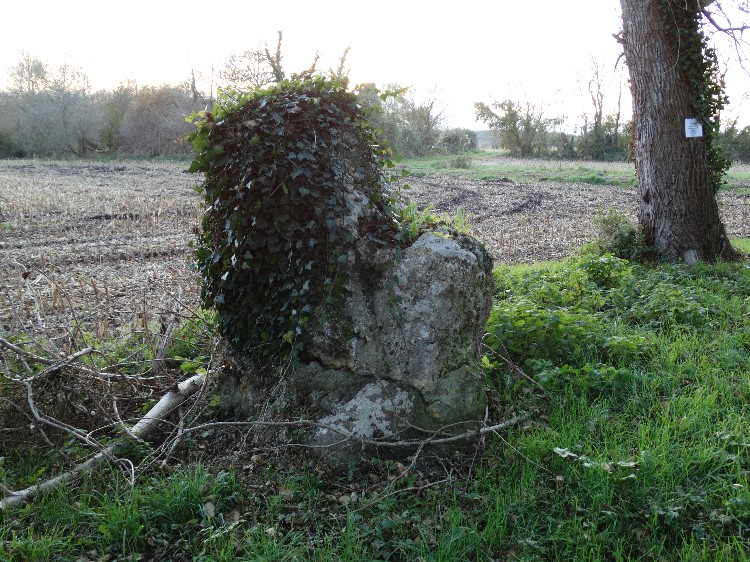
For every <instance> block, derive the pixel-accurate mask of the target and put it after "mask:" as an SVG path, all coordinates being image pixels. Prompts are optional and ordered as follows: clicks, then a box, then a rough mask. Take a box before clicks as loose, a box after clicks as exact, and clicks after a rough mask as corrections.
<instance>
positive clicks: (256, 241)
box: [190, 78, 395, 362]
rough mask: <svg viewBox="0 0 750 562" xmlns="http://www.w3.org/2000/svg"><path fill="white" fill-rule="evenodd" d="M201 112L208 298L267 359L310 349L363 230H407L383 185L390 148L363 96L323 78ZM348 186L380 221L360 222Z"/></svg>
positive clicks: (238, 343)
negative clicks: (361, 102) (308, 342)
mask: <svg viewBox="0 0 750 562" xmlns="http://www.w3.org/2000/svg"><path fill="white" fill-rule="evenodd" d="M195 121H196V125H197V131H196V132H195V133H193V134H192V137H191V139H192V141H193V145H194V148H195V151H196V153H197V156H196V158H195V160H194V161H193V164H192V166H191V167H190V171H191V172H202V173H203V174H204V176H205V179H204V181H203V183H202V184H201V186H200V187H199V191H200V193H201V194H202V195H203V198H204V202H205V211H204V214H203V220H202V229H201V233H200V238H199V242H198V248H197V252H196V257H197V265H198V271H199V273H200V276H201V279H202V282H203V283H202V291H201V297H202V300H203V303H204V305H205V306H207V307H211V308H215V309H216V311H217V312H218V319H219V327H220V330H221V333H222V334H223V335H224V337H225V338H226V339H227V341H228V342H229V344H230V345H231V346H232V347H233V348H234V349H235V350H237V351H241V352H243V353H246V354H251V355H252V356H253V357H255V359H256V360H257V361H258V362H263V361H273V360H274V359H276V358H278V357H288V356H289V354H290V353H292V354H295V355H298V354H299V353H300V352H301V351H302V350H303V348H304V345H305V339H306V337H305V329H304V328H305V325H306V323H307V322H308V321H309V320H310V319H311V318H314V317H315V316H316V315H319V314H320V313H321V306H322V305H323V304H324V303H328V302H331V301H332V300H335V299H336V298H337V297H338V296H339V294H340V292H341V287H342V282H343V278H342V276H341V275H340V274H339V272H340V269H341V265H342V264H343V263H344V262H345V261H346V260H347V255H348V253H349V250H350V248H351V246H352V244H353V242H354V240H355V239H356V237H357V236H358V235H359V232H360V231H361V230H363V229H368V230H369V235H370V236H372V237H374V238H389V237H390V236H392V233H393V232H395V229H394V222H395V219H394V215H393V211H392V209H391V208H390V206H389V198H388V197H387V196H386V194H385V193H384V189H383V186H384V174H383V170H384V169H385V168H386V167H388V166H389V165H391V164H390V161H389V160H388V153H387V150H386V149H385V148H384V147H379V146H378V139H377V137H376V134H375V131H374V130H373V129H372V127H371V126H370V125H369V124H368V122H367V120H366V119H365V117H364V115H363V113H362V111H361V109H360V108H359V106H358V105H357V98H356V96H354V95H353V94H351V93H349V92H347V91H346V90H345V89H344V88H343V87H342V86H341V85H340V84H337V83H335V82H331V81H327V80H324V79H322V78H321V79H314V80H306V81H304V82H283V83H281V84H279V85H277V86H274V87H272V88H270V89H268V90H262V91H258V92H254V93H251V94H247V95H227V94H225V95H223V96H222V97H221V99H220V100H219V103H218V104H217V105H216V107H215V108H214V110H213V112H211V113H204V114H201V115H197V116H195ZM342 186H347V188H346V189H342ZM347 194H349V195H353V194H356V197H357V198H359V199H360V205H361V206H362V207H363V208H366V209H367V217H366V220H368V221H369V222H370V224H362V225H358V224H352V221H358V220H360V219H361V218H364V217H363V216H362V215H361V214H360V215H357V214H352V213H350V212H349V208H350V202H348V201H346V198H347ZM248 311H252V313H251V314H249V313H248Z"/></svg>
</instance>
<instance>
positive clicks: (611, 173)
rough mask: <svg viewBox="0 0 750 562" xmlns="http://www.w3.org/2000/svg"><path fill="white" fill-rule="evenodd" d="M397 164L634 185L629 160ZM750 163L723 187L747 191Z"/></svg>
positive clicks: (479, 175) (419, 169)
mask: <svg viewBox="0 0 750 562" xmlns="http://www.w3.org/2000/svg"><path fill="white" fill-rule="evenodd" d="M400 167H403V168H405V169H407V170H409V172H410V174H411V175H412V176H417V177H424V176H430V175H438V174H439V175H447V176H451V177H458V178H467V179H476V180H489V181H497V180H510V181H514V182H518V183H524V182H535V183H536V182H545V181H550V182H556V183H570V184H588V185H609V186H615V187H622V188H635V187H636V186H637V180H636V177H635V169H634V167H633V163H632V162H581V161H575V160H541V159H520V158H510V157H507V156H504V155H503V153H501V152H498V151H491V150H476V151H471V152H467V153H465V154H461V155H432V156H425V157H422V158H410V159H406V160H403V161H402V162H401V163H400ZM748 185H750V166H748V165H747V164H737V165H734V166H732V168H730V170H729V171H728V173H727V176H726V186H725V188H724V189H728V190H731V191H732V192H733V193H740V194H747V193H750V188H749V187H748Z"/></svg>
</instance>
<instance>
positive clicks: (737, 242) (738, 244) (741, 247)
mask: <svg viewBox="0 0 750 562" xmlns="http://www.w3.org/2000/svg"><path fill="white" fill-rule="evenodd" d="M731 242H732V247H734V249H735V250H737V251H738V252H742V253H743V254H750V238H734V239H733V240H732V241H731Z"/></svg>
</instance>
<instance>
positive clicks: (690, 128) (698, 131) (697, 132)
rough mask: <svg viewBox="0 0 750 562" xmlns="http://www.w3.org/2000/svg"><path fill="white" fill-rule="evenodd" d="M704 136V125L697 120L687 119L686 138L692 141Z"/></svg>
mask: <svg viewBox="0 0 750 562" xmlns="http://www.w3.org/2000/svg"><path fill="white" fill-rule="evenodd" d="M702 136H703V125H701V122H700V121H698V120H697V119H685V137H686V138H689V139H692V138H696V137H702Z"/></svg>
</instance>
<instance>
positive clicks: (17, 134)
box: [0, 34, 750, 162]
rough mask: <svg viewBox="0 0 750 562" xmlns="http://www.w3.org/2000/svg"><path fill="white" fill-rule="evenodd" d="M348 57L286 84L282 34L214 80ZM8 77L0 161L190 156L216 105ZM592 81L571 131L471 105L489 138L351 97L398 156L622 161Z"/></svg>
mask: <svg viewBox="0 0 750 562" xmlns="http://www.w3.org/2000/svg"><path fill="white" fill-rule="evenodd" d="M346 54H347V52H344V55H343V56H342V57H341V60H340V64H339V68H338V69H335V70H334V69H329V70H328V71H327V72H320V71H318V70H317V69H316V63H317V58H316V59H315V61H313V64H312V65H311V66H310V68H308V69H306V70H304V71H302V72H301V73H298V74H292V75H291V76H288V75H287V74H286V73H285V72H284V70H283V69H282V68H281V34H279V43H278V46H277V48H276V51H275V53H272V52H270V51H269V50H268V49H267V48H266V49H255V50H251V51H246V52H244V53H241V54H239V55H236V56H233V57H231V58H230V59H229V60H228V61H227V62H226V63H225V67H224V68H223V69H222V70H221V71H219V72H218V73H217V76H216V82H218V83H220V84H223V88H224V89H225V90H226V91H249V90H254V89H257V88H262V87H265V86H268V85H271V84H273V83H275V82H278V81H280V80H283V79H287V78H290V79H300V78H304V77H306V76H311V75H314V74H326V75H329V76H331V77H334V78H337V79H339V80H341V81H342V82H346V81H347V71H346V70H345V62H346ZM8 76H9V79H10V81H9V83H10V87H9V88H7V89H6V90H0V109H2V111H0V158H10V157H34V156H36V157H60V158H66V157H84V156H91V155H122V156H137V157H157V156H164V157H175V156H177V157H179V156H187V155H189V154H190V153H191V151H192V148H191V146H190V143H188V142H187V135H188V134H189V133H190V132H191V131H192V130H193V126H192V125H191V124H190V123H188V122H186V117H188V116H189V115H191V114H192V113H194V112H196V111H200V110H203V109H210V108H211V107H212V106H213V103H214V99H215V96H216V93H215V91H214V90H215V87H214V85H213V82H214V80H213V79H212V81H211V82H212V85H211V86H210V88H208V89H209V90H210V91H208V92H206V91H204V90H202V89H201V88H200V87H199V86H198V85H197V82H198V81H197V80H196V74H195V73H191V75H190V76H189V77H188V78H187V79H186V80H185V81H184V82H183V83H181V84H178V85H161V86H141V85H138V84H137V83H136V82H134V81H127V82H123V83H121V84H120V85H119V86H118V87H117V88H116V89H114V90H102V91H97V92H93V91H92V90H91V87H90V83H89V80H88V77H87V76H86V74H85V73H84V72H83V71H81V70H80V69H76V68H73V67H70V66H68V65H63V66H61V67H59V68H58V69H57V70H56V71H53V70H51V69H50V68H49V66H48V65H47V64H46V63H44V62H43V61H41V60H39V59H37V58H35V57H33V56H31V55H30V54H29V53H27V52H23V53H22V55H21V57H20V59H19V60H18V62H17V63H16V64H15V65H14V66H12V67H11V68H10V69H9V71H8ZM595 77H596V79H597V80H596V81H593V80H592V83H590V84H589V87H590V89H591V94H592V95H591V99H592V101H593V102H594V103H593V105H592V110H591V111H590V112H588V113H586V112H583V113H582V114H581V116H580V121H581V122H580V123H577V124H575V125H574V126H572V127H571V123H569V122H568V121H567V120H564V119H560V118H554V117H552V118H550V117H547V116H545V115H544V113H543V111H541V110H538V109H536V108H535V107H534V106H533V105H531V104H529V103H521V102H516V101H513V100H505V101H503V102H499V103H498V102H496V103H493V104H491V105H487V104H484V103H477V104H476V105H475V110H476V115H477V119H478V120H479V121H482V122H484V123H485V124H486V126H487V127H488V128H489V129H490V131H489V133H488V132H482V133H477V132H475V131H471V130H469V129H463V128H448V127H446V126H445V118H444V112H445V106H444V105H443V104H441V102H440V101H439V100H437V99H436V98H435V97H430V96H427V97H423V98H422V99H417V98H416V97H415V96H413V95H412V93H411V92H409V91H407V89H406V88H402V87H400V86H399V85H396V84H390V85H387V86H386V87H384V88H380V87H377V86H376V85H375V84H361V85H358V86H356V87H355V88H354V91H355V92H356V93H357V94H358V95H359V97H360V100H361V103H362V106H363V107H364V108H366V109H367V111H368V112H369V117H370V120H371V121H372V122H373V124H375V125H376V127H377V128H378V129H379V130H380V131H381V134H382V136H383V138H384V139H385V140H387V141H388V143H389V144H390V146H391V148H392V149H393V152H394V153H395V154H398V155H400V156H404V157H415V156H425V155H429V154H435V153H446V154H457V153H461V152H464V151H467V150H472V149H475V148H478V147H482V148H498V149H502V150H505V151H507V152H508V153H509V154H511V155H513V156H518V157H560V158H566V159H586V160H626V159H628V158H629V156H630V141H631V139H630V137H631V134H630V122H628V121H623V120H622V119H621V117H620V115H619V113H617V114H615V115H605V114H604V112H603V109H602V108H603V103H602V95H601V80H599V78H598V74H597V75H596V76H595ZM592 84H593V86H595V88H594V87H592ZM220 89H221V88H216V90H220ZM571 130H572V131H573V132H570V131H571ZM480 141H481V142H480ZM721 141H722V145H723V147H724V149H725V152H726V154H727V156H728V157H729V158H731V159H732V160H734V161H744V162H748V161H750V127H746V128H744V129H742V130H739V129H738V128H737V127H736V124H732V125H731V126H729V127H728V128H727V129H726V130H725V132H724V133H723V134H722V138H721Z"/></svg>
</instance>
